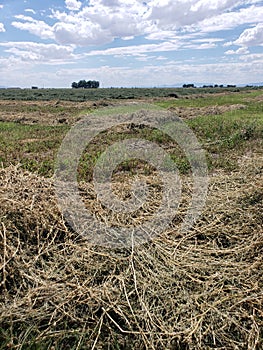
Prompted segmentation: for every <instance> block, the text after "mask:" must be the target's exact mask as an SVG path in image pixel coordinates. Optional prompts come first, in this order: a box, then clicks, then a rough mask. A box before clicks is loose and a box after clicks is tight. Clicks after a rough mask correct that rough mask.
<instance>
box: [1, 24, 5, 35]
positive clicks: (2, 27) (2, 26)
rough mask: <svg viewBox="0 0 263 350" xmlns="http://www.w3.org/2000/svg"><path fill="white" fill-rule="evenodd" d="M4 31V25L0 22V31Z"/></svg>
mask: <svg viewBox="0 0 263 350" xmlns="http://www.w3.org/2000/svg"><path fill="white" fill-rule="evenodd" d="M1 32H5V26H4V24H3V23H0V33H1Z"/></svg>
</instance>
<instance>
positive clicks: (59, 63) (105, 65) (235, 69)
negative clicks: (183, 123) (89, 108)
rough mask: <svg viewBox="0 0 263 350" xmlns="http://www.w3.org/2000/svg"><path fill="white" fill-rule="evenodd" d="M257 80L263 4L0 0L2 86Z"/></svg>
mask: <svg viewBox="0 0 263 350" xmlns="http://www.w3.org/2000/svg"><path fill="white" fill-rule="evenodd" d="M81 79H85V80H98V81H99V82H100V86H101V87H159V86H181V85H182V84H185V83H195V84H224V85H225V84H236V85H240V84H251V83H256V82H262V81H263V1H258V0H242V1H238V0H144V1H141V0H83V1H80V0H53V1H52V0H45V1H39V0H17V1H16V0H0V86H9V87H10V86H12V87H14V86H17V87H22V88H27V87H31V86H38V87H41V88H42V87H45V88H48V87H52V88H55V87H66V88H67V87H68V88H69V87H71V83H72V82H73V81H79V80H81Z"/></svg>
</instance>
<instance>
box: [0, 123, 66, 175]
mask: <svg viewBox="0 0 263 350" xmlns="http://www.w3.org/2000/svg"><path fill="white" fill-rule="evenodd" d="M68 129H69V127H68V126H66V125H59V126H44V125H25V124H19V123H14V122H0V162H2V163H3V165H4V166H8V165H9V164H11V163H12V164H16V163H20V164H21V165H22V166H23V168H25V169H28V170H30V171H35V172H38V173H39V174H41V175H45V176H51V175H52V173H53V166H54V159H55V155H56V151H57V149H58V148H59V146H60V143H61V141H62V139H63V137H64V135H65V134H66V131H67V130H68Z"/></svg>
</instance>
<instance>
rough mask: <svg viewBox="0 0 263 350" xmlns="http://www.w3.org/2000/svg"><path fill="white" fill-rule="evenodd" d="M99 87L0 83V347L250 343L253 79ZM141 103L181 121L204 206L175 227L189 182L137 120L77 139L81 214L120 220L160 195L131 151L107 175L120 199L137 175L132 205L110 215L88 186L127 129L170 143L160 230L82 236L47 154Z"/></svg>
mask: <svg viewBox="0 0 263 350" xmlns="http://www.w3.org/2000/svg"><path fill="white" fill-rule="evenodd" d="M100 90H101V95H99V94H100ZM105 90H106V89H96V91H85V89H84V90H82V91H73V92H72V94H73V95H72V96H73V98H69V97H66V96H69V93H70V91H71V90H69V89H68V91H67V94H68V95H66V93H65V91H64V90H63V91H64V92H63V91H62V90H58V91H56V89H50V91H48V90H43V91H42V89H39V90H37V91H33V92H32V91H30V90H28V91H24V90H21V91H14V90H13V91H10V90H7V89H3V90H1V92H0V164H1V168H0V220H1V224H0V289H1V294H0V349H7V348H10V349H52V350H53V349H176V350H177V349H178V350H179V349H183V350H186V349H187V350H188V349H189V350H195V349H198V350H203V349H229V350H230V349H233V350H234V349H243V350H245V349H251V350H252V349H255V350H260V349H262V347H263V277H262V276H263V273H262V272H263V271H262V266H263V229H262V223H263V220H262V209H263V175H262V174H263V151H262V140H263V90H262V89H249V88H244V89H242V88H240V89H228V90H227V89H224V91H223V90H222V89H221V90H220V89H216V90H213V91H210V90H204V89H148V90H147V89H119V91H117V90H118V89H107V93H108V95H107V94H106V91H105ZM16 93H17V98H16ZM55 93H57V94H55ZM63 93H64V95H63ZM77 93H78V94H79V95H77ZM37 94H38V95H37ZM41 94H42V95H41ZM48 94H49V95H48ZM92 94H94V96H93V98H92ZM110 94H111V95H110ZM171 94H174V95H173V96H172V95H171ZM47 96H49V98H47ZM63 96H64V97H63ZM143 103H150V104H152V105H155V106H158V107H160V108H162V109H164V110H167V111H168V110H169V111H170V112H172V113H174V114H175V115H177V116H178V117H179V118H181V119H182V120H183V121H184V123H186V125H187V126H188V127H189V128H190V129H191V130H192V131H193V132H194V134H195V136H196V137H197V139H198V141H199V143H200V145H201V146H202V148H203V150H204V151H205V155H206V161H207V167H208V175H209V188H208V194H207V198H206V204H205V206H204V209H203V211H202V213H201V215H200V216H199V218H198V219H197V220H196V222H195V224H194V225H193V227H191V229H189V230H188V231H187V232H181V230H180V226H181V224H182V222H183V220H184V217H185V214H186V212H187V208H188V207H189V205H190V203H191V198H192V192H193V178H192V175H193V174H192V169H191V166H190V163H189V159H187V157H186V155H185V154H184V152H183V150H182V149H181V148H180V146H179V145H178V144H177V143H176V142H175V141H174V140H172V139H171V138H170V137H169V136H167V135H166V134H164V133H162V132H161V131H160V130H157V129H153V128H152V129H151V128H148V127H146V126H144V125H139V124H138V125H120V126H118V127H116V128H111V129H110V130H107V131H105V132H103V133H100V134H98V135H97V136H96V137H95V138H94V139H93V140H92V142H90V143H89V144H88V145H87V147H86V149H85V151H84V152H83V154H82V155H81V157H80V162H79V165H78V169H77V179H78V186H79V192H80V194H81V197H82V200H83V203H84V204H85V206H86V208H87V210H89V211H90V212H91V213H92V214H93V215H94V217H96V218H97V219H98V220H101V222H103V223H105V222H106V223H107V224H108V225H110V226H112V227H114V226H121V227H125V226H127V227H132V226H133V225H134V226H136V225H140V224H141V223H143V222H144V221H145V220H151V218H152V217H153V216H154V213H155V211H156V210H157V209H158V206H159V205H160V202H161V198H162V190H163V188H162V181H161V179H160V178H159V177H158V174H157V172H156V169H154V168H153V167H152V166H151V165H149V164H147V163H146V162H143V161H140V160H138V159H131V160H130V161H124V162H122V163H120V164H119V165H118V166H117V167H116V169H115V170H114V172H113V174H112V189H113V191H114V193H115V194H116V196H118V197H119V198H120V199H122V200H124V201H125V200H127V199H128V198H129V196H130V193H131V184H132V181H133V180H134V179H140V180H143V181H144V182H145V183H147V186H148V189H149V196H148V198H147V203H145V204H143V205H142V206H141V208H140V209H139V210H138V211H136V212H134V213H119V212H116V213H114V212H112V211H110V210H108V209H107V208H105V206H104V205H103V203H101V202H100V200H99V199H98V197H97V195H96V191H95V189H94V186H93V182H92V179H93V169H94V166H95V165H96V162H97V160H98V159H99V157H100V156H101V155H102V154H103V152H104V151H105V150H107V149H108V148H109V147H110V146H111V145H114V143H116V142H119V141H122V140H126V139H127V138H135V139H136V138H137V139H144V140H148V141H150V142H154V143H155V144H157V145H158V146H160V147H162V148H163V149H164V150H165V151H167V152H168V153H169V154H170V156H171V158H172V160H173V161H174V163H175V164H176V166H177V169H178V172H179V175H180V179H181V183H182V194H181V198H180V203H179V207H178V211H177V214H176V215H175V217H174V219H173V220H172V222H171V223H170V225H169V227H168V228H166V229H165V230H164V231H163V232H162V233H161V234H160V235H157V236H156V237H154V238H153V239H152V240H149V241H148V242H145V243H144V244H142V245H139V246H136V247H126V248H123V249H121V248H116V249H114V248H112V247H111V248H107V247H101V246H98V245H94V244H91V243H90V242H89V241H88V240H87V239H85V237H83V236H80V235H79V233H78V232H76V231H74V229H73V228H72V227H71V226H70V225H69V223H68V222H67V221H66V219H65V217H64V215H63V214H62V212H61V211H60V209H59V206H58V203H57V198H56V194H55V190H54V167H55V162H56V156H57V152H58V150H59V147H60V145H61V143H62V141H63V139H64V137H65V136H66V134H67V132H68V131H69V130H70V128H71V127H73V126H74V125H75V123H77V122H78V121H79V120H81V118H83V116H85V118H89V115H91V114H92V113H93V112H95V111H100V110H103V109H105V110H107V109H111V108H115V107H116V106H118V107H119V106H125V108H129V106H134V105H136V104H137V105H140V104H143ZM90 234H91V235H92V232H90Z"/></svg>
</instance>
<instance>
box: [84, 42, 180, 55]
mask: <svg viewBox="0 0 263 350" xmlns="http://www.w3.org/2000/svg"><path fill="white" fill-rule="evenodd" d="M178 47H179V45H178V43H175V42H174V43H173V42H168V41H167V42H163V43H160V44H145V45H131V46H122V47H114V48H111V49H106V50H93V51H90V52H89V53H88V54H87V55H88V56H97V55H103V56H105V55H119V56H126V55H132V56H138V55H141V54H144V53H148V52H166V51H175V50H177V49H178Z"/></svg>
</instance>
